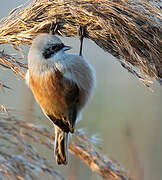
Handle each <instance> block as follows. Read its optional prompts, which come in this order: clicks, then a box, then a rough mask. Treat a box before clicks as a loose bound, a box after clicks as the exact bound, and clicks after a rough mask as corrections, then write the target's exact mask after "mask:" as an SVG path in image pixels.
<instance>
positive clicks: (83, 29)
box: [78, 26, 86, 56]
mask: <svg viewBox="0 0 162 180" xmlns="http://www.w3.org/2000/svg"><path fill="white" fill-rule="evenodd" d="M85 34H86V27H85V26H79V29H78V35H79V38H80V52H79V56H82V49H83V39H84V37H85Z"/></svg>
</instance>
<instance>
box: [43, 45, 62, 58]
mask: <svg viewBox="0 0 162 180" xmlns="http://www.w3.org/2000/svg"><path fill="white" fill-rule="evenodd" d="M64 47H65V45H64V44H63V43H61V44H54V45H51V46H50V47H48V48H46V49H44V51H43V53H42V55H43V57H44V58H45V59H48V58H50V57H51V56H52V55H54V54H56V53H57V52H58V51H59V50H61V49H62V48H64Z"/></svg>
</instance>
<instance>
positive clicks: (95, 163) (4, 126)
mask: <svg viewBox="0 0 162 180" xmlns="http://www.w3.org/2000/svg"><path fill="white" fill-rule="evenodd" d="M12 113H13V112H12ZM8 114H10V111H9V113H8ZM8 114H7V113H2V112H1V113H0V122H1V124H0V134H1V135H0V141H1V146H0V179H10V178H11V179H12V180H14V179H16V180H18V179H21V180H24V179H29V180H30V179H32V180H33V179H39V175H40V174H41V173H44V174H45V175H46V176H48V177H51V176H52V177H56V179H59V180H63V179H64V178H63V177H62V176H61V175H60V174H59V173H58V172H57V171H56V170H55V169H54V168H53V166H52V165H51V162H50V161H49V160H46V158H44V157H42V156H41V155H40V154H38V152H37V150H36V149H35V148H34V146H31V144H33V143H32V142H34V143H35V144H38V145H39V146H40V145H41V146H43V147H44V148H47V149H50V150H52V151H53V144H52V143H51V142H53V141H54V136H52V135H51V134H50V133H49V132H48V131H47V130H46V129H45V128H41V127H40V126H36V125H34V124H32V123H27V122H26V121H24V120H22V119H18V118H15V117H13V116H10V115H8ZM75 138H76V139H75V140H73V141H71V142H70V145H69V152H71V153H73V154H75V155H76V156H77V157H78V158H80V159H81V160H82V161H83V162H84V163H85V164H87V165H88V166H89V168H90V169H91V170H92V171H94V172H97V173H98V174H99V175H100V176H101V177H103V178H104V179H109V180H110V179H111V180H133V178H131V177H130V176H129V175H128V173H127V172H126V171H125V170H124V169H123V168H122V167H121V165H120V164H119V163H118V162H117V161H114V160H112V159H110V158H108V157H106V156H105V155H104V154H102V153H101V152H100V151H99V150H98V148H97V146H98V145H97V144H98V139H96V137H95V136H92V137H87V136H86V135H85V132H84V131H83V130H77V131H76V132H75ZM29 142H30V144H29ZM51 154H52V155H53V152H52V153H51ZM18 177H19V178H18Z"/></svg>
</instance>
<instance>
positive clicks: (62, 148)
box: [54, 125, 68, 165]
mask: <svg viewBox="0 0 162 180" xmlns="http://www.w3.org/2000/svg"><path fill="white" fill-rule="evenodd" d="M54 153H55V156H56V162H57V164H58V165H61V164H64V165H66V164H67V163H68V133H66V132H64V131H62V129H60V128H59V127H58V126H56V125H55V147H54Z"/></svg>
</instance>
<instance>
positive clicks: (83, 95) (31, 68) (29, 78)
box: [26, 33, 95, 165]
mask: <svg viewBox="0 0 162 180" xmlns="http://www.w3.org/2000/svg"><path fill="white" fill-rule="evenodd" d="M69 49H71V47H69V46H65V45H64V44H63V43H62V41H61V40H60V39H59V38H58V37H57V36H55V35H52V34H46V33H44V34H40V35H38V36H37V37H36V38H35V39H34V40H33V42H32V45H31V47H30V50H29V54H28V71H27V73H26V82H27V84H28V85H29V86H30V88H31V90H32V92H33V94H34V97H35V99H36V101H37V103H38V104H39V105H40V107H41V108H42V111H43V112H44V114H45V115H46V116H47V117H48V119H50V120H51V121H52V122H53V124H54V128H55V146H54V149H55V150H54V152H55V156H56V162H57V164H64V165H66V164H67V163H68V134H69V132H70V133H73V132H74V126H75V123H76V120H77V119H78V118H79V116H80V114H81V111H82V109H83V108H84V107H85V105H86V104H87V103H88V101H89V100H90V98H91V97H92V94H93V90H94V87H95V73H94V70H93V68H92V66H91V65H90V64H89V63H88V62H87V60H86V59H84V58H83V57H82V56H79V55H77V54H71V53H66V51H67V50H69Z"/></svg>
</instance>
